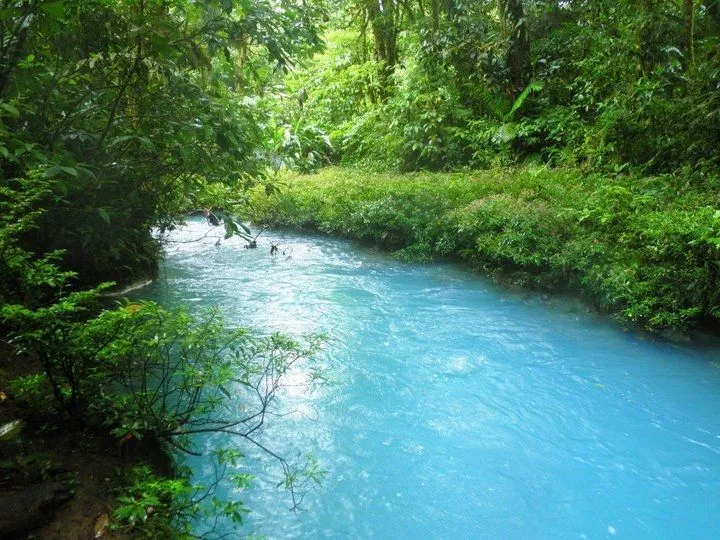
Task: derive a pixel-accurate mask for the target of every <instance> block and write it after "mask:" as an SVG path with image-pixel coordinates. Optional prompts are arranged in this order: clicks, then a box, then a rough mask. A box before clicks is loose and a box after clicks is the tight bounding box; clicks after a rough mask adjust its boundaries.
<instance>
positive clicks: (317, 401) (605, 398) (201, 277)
mask: <svg viewBox="0 0 720 540" xmlns="http://www.w3.org/2000/svg"><path fill="white" fill-rule="evenodd" d="M207 229H208V227H207V225H205V224H204V223H202V222H199V221H195V222H190V223H189V225H188V227H187V228H184V229H182V230H181V231H178V232H177V233H176V234H175V236H174V237H173V238H174V240H189V239H192V238H196V237H199V236H202V235H203V234H205V233H206V232H207ZM268 239H273V240H274V241H277V240H281V245H280V249H281V250H283V249H285V250H287V251H286V253H287V252H290V251H291V255H290V257H287V256H282V255H281V256H278V257H274V258H273V257H270V254H269V249H270V245H269V243H268ZM242 244H243V243H242V241H240V240H239V239H231V240H230V241H226V242H223V244H222V245H221V246H220V247H219V248H218V247H215V246H214V239H206V240H204V241H201V242H195V243H187V244H181V243H171V244H169V245H168V250H167V259H166V262H165V268H164V270H163V273H162V275H161V279H159V280H158V282H157V283H156V284H155V285H153V287H152V288H151V289H150V290H149V291H148V292H146V293H145V294H146V295H148V296H150V297H151V298H153V299H155V300H158V301H159V302H161V303H162V304H164V305H166V306H175V305H181V304H187V305H190V306H192V308H193V309H196V308H197V309H200V308H202V307H210V306H217V307H218V308H219V309H220V310H221V312H222V314H223V315H224V317H225V319H226V321H227V322H228V323H230V324H233V325H252V326H254V327H257V328H259V329H262V330H263V331H275V330H278V331H282V332H285V333H288V334H291V335H300V334H303V333H308V332H325V333H327V334H328V335H329V337H330V341H329V342H328V343H327V345H326V347H325V350H324V352H323V353H322V359H323V361H324V362H325V364H326V366H325V369H326V374H327V376H328V377H329V378H330V379H331V381H332V382H331V384H329V385H327V386H324V387H321V388H319V389H317V390H315V391H313V392H309V393H304V392H289V393H287V394H285V395H283V396H282V397H281V405H282V406H283V408H285V409H286V410H288V411H291V413H290V414H288V415H287V416H284V417H281V418H274V419H272V420H271V421H270V422H269V423H268V425H267V427H266V429H265V431H264V434H263V439H262V440H263V441H264V442H265V443H266V444H267V445H268V446H270V447H271V448H273V450H275V451H277V452H279V453H281V454H283V455H285V456H288V457H293V456H297V455H298V453H299V452H311V453H313V454H314V455H316V456H317V458H318V459H319V461H320V464H321V465H322V467H323V468H325V469H326V470H327V471H328V475H327V477H326V478H325V480H324V482H323V484H322V486H320V487H319V488H316V489H314V490H313V491H312V492H310V493H309V494H308V495H307V496H306V498H305V500H304V502H303V505H302V509H301V510H300V511H298V512H290V511H288V507H289V506H290V500H289V496H288V495H287V493H285V492H284V491H282V490H278V489H276V484H277V483H278V482H279V481H280V480H281V471H280V469H279V467H278V466H277V464H276V463H275V462H274V461H273V460H271V459H269V458H268V457H267V456H263V455H262V454H260V453H256V452H253V451H251V450H250V449H248V454H249V457H248V459H247V460H246V461H245V466H246V467H247V468H249V469H250V470H251V472H252V473H254V475H255V476H256V477H257V479H256V481H255V482H254V485H253V488H251V489H249V490H247V491H245V492H243V493H241V494H238V495H237V496H239V497H241V498H242V499H243V500H244V501H245V502H246V504H247V505H248V506H249V507H250V508H251V509H252V513H251V514H250V516H249V517H248V519H247V522H246V524H245V526H244V528H243V529H242V531H243V532H244V533H252V534H260V535H264V536H266V537H268V538H317V537H326V538H368V537H376V538H585V537H587V538H605V537H624V538H654V537H662V538H718V537H720V349H718V348H717V347H710V346H707V347H703V346H697V345H695V346H685V345H677V344H671V343H667V342H663V341H659V340H655V339H653V338H650V337H648V336H643V335H639V334H636V333H630V332H626V331H623V330H621V329H619V328H618V327H617V326H615V325H614V324H612V323H611V322H610V321H608V320H607V319H606V318H602V317H598V316H595V315H592V314H589V313H587V312H586V311H585V310H584V309H583V308H582V307H580V306H577V305H573V304H572V303H571V302H567V303H566V302H564V301H562V300H552V301H548V300H547V299H546V298H545V299H543V297H542V296H540V295H531V294H517V293H510V292H508V291H504V290H501V289H499V288H497V287H495V286H493V285H491V284H488V283H487V282H485V281H483V280H482V279H480V278H478V277H477V276H475V275H473V274H472V273H470V272H469V271H467V270H465V269H463V268H459V267H457V266H453V265H445V264H442V265H428V266H420V265H409V264H401V263H398V262H396V261H394V260H392V259H391V258H390V257H388V256H387V255H385V254H382V253H379V252H375V251H372V250H368V249H365V248H358V247H357V246H354V245H352V244H350V243H348V242H345V241H341V240H334V239H328V238H323V237H314V236H302V235H297V234H294V233H280V232H277V231H275V232H268V233H265V235H263V237H261V239H260V242H259V244H260V247H259V249H257V250H245V249H242ZM216 443H217V444H219V442H218V441H215V440H214V439H213V438H209V439H205V440H203V441H201V444H202V445H204V446H205V448H206V449H207V448H211V447H212V446H213V444H216ZM201 463H203V462H201V461H191V462H190V464H191V465H193V464H194V466H195V467H196V469H195V474H196V480H201V479H202V478H203V476H206V477H208V478H206V479H209V474H210V471H209V470H208V469H207V467H206V466H203V465H201Z"/></svg>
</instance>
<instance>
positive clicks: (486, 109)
mask: <svg viewBox="0 0 720 540" xmlns="http://www.w3.org/2000/svg"><path fill="white" fill-rule="evenodd" d="M719 142H720V0H622V1H617V0H612V1H611V0H563V1H561V0H473V1H468V0H414V1H410V0H204V1H202V2H199V1H194V0H173V1H167V0H0V252H1V253H2V257H1V258H0V334H1V335H0V338H1V339H2V340H3V345H2V348H1V349H0V353H1V354H2V359H0V360H1V361H2V366H0V368H2V369H3V370H5V369H6V367H7V366H8V365H9V364H11V363H13V364H14V365H17V364H18V363H20V364H22V365H23V366H26V367H27V369H26V372H24V373H22V374H20V375H19V376H17V377H14V378H12V380H9V379H10V378H9V377H4V378H3V382H2V384H3V392H7V393H8V395H10V396H11V398H12V399H13V400H17V401H18V402H21V403H23V404H24V406H26V407H27V408H28V410H29V411H32V413H31V414H32V415H35V416H38V417H41V418H53V419H55V420H54V421H56V422H57V423H58V425H63V426H75V427H76V428H78V426H81V427H86V426H95V427H97V428H98V429H102V430H104V431H106V432H107V433H108V434H110V436H111V437H114V440H116V441H117V443H118V444H119V445H122V444H128V443H129V442H130V441H138V440H145V441H153V444H156V445H157V446H159V447H162V448H164V449H165V450H166V451H168V452H172V453H176V454H182V453H183V452H193V451H194V450H193V449H192V447H191V442H190V441H191V439H190V438H189V436H190V435H191V434H193V433H196V432H198V430H217V431H224V432H227V433H228V434H234V435H236V436H239V437H241V438H244V439H246V440H247V441H248V442H249V443H252V442H253V434H254V433H255V432H256V431H257V429H258V427H257V422H258V421H260V420H259V419H262V418H264V416H263V414H262V413H263V411H264V410H266V407H268V406H270V404H271V403H272V398H273V397H274V395H275V394H276V393H277V391H278V389H279V388H280V387H281V385H282V374H283V373H284V372H285V371H286V370H287V369H289V368H290V366H291V365H292V364H293V363H295V362H299V361H305V359H306V358H307V357H310V356H312V353H313V352H314V351H315V350H316V344H315V343H314V342H311V343H297V342H295V341H293V340H289V339H287V338H284V337H281V336H268V337H259V336H255V335H253V334H252V332H249V331H247V330H243V329H240V330H232V329H227V328H225V327H224V325H223V324H222V322H221V321H220V320H219V319H218V317H217V314H213V313H208V314H207V315H206V316H205V317H204V318H202V319H199V320H196V319H194V318H192V317H190V316H189V315H188V314H187V313H183V312H177V313H171V312H168V311H165V310H163V309H162V308H161V307H160V306H157V305H154V304H151V303H129V304H128V303H125V304H121V305H119V306H117V307H116V308H113V309H109V308H108V307H107V303H103V301H102V299H101V294H102V293H103V291H105V290H106V289H107V288H108V287H109V286H110V285H109V283H110V282H118V283H128V282H132V281H134V280H136V279H140V278H147V277H152V276H153V275H154V274H155V272H156V270H157V267H158V261H159V258H160V256H161V245H160V243H159V241H158V239H157V238H156V237H154V236H153V234H152V231H153V230H155V231H161V232H162V231H166V230H169V229H172V228H173V227H175V226H177V225H178V224H179V223H181V222H182V219H183V216H185V215H187V213H188V212H192V211H195V210H198V209H204V208H209V207H212V206H215V207H222V208H223V209H224V210H225V213H224V216H225V227H226V232H227V235H229V236H230V235H233V234H241V235H242V234H243V231H244V229H243V226H242V225H241V224H240V222H239V220H238V219H237V216H250V217H252V218H254V219H255V220H257V221H265V222H272V223H276V224H282V225H296V226H304V227H313V228H317V229H320V230H323V231H326V232H330V233H333V234H342V235H346V236H351V237H356V238H360V239H365V240H370V241H374V242H376V243H378V244H380V245H382V246H384V247H386V248H389V249H393V250H401V255H402V256H403V257H405V258H413V259H418V258H419V259H430V258H433V257H450V258H457V259H462V260H466V261H469V262H470V263H472V264H473V265H474V266H476V267H477V268H479V269H481V270H483V271H489V272H500V271H503V272H509V273H510V274H511V275H512V276H513V279H514V280H516V281H518V282H521V283H524V284H534V285H539V286H543V287H549V288H562V287H570V288H571V289H574V290H577V291H579V292H580V293H582V294H583V295H585V296H586V297H587V298H588V299H590V300H591V301H593V302H594V303H595V304H596V305H598V306H600V307H601V308H603V309H605V310H607V311H609V312H612V313H617V314H619V315H620V317H622V318H623V319H624V320H628V321H632V322H635V323H638V324H641V325H643V326H644V327H646V328H654V329H659V328H683V329H687V328H692V327H695V326H697V325H701V324H707V323H717V320H718V318H720V281H719V276H720V175H719V174H718V159H720V152H719V150H720V147H719ZM328 165H340V167H339V168H338V167H334V168H329V169H326V170H324V171H322V172H321V173H320V174H319V175H317V176H314V177H312V176H297V175H295V174H294V173H287V172H286V171H285V170H286V169H292V170H295V171H298V172H300V173H312V172H316V171H318V170H319V169H321V168H323V167H326V166H328ZM283 190H284V191H283ZM248 205H249V206H248ZM251 322H252V321H249V323H251ZM169 381H173V383H172V384H170V382H169ZM230 384H234V385H240V386H242V387H244V388H248V389H250V390H252V389H255V394H257V390H258V388H263V389H264V390H263V391H262V392H260V396H261V399H260V400H259V402H258V403H257V406H258V407H259V408H255V409H253V411H254V412H253V413H252V414H250V415H248V416H243V417H240V418H238V417H234V416H227V415H225V414H224V413H223V412H222V411H224V409H223V404H224V403H225V401H224V400H225V399H226V398H227V393H228V392H227V385H230ZM138 389H140V390H138ZM3 395H5V394H4V393H3ZM170 396H172V397H170ZM168 398H169V399H168ZM218 411H220V412H218ZM225 412H227V411H225ZM67 429H70V428H67ZM78 429H79V428H78ZM238 459H239V456H238V455H236V454H234V453H232V452H230V453H228V452H226V451H219V453H218V455H217V456H216V460H217V463H218V464H219V465H218V467H219V469H218V470H220V471H222V470H224V467H225V466H227V465H228V464H232V463H234V462H236V461H237V460H238ZM281 464H282V466H283V467H284V468H286V472H288V477H289V478H299V477H298V476H297V475H296V474H295V471H293V470H292V468H291V465H290V464H288V463H286V462H284V461H282V459H281ZM306 472H307V474H306V475H305V476H303V478H305V479H309V480H317V479H318V478H319V476H320V471H319V470H318V469H316V468H315V467H314V465H311V466H310V467H309V469H308V470H307V471H306ZM127 478H128V483H127V486H126V488H125V490H124V491H123V492H122V494H121V495H120V499H119V501H120V504H119V505H118V507H117V513H116V516H115V517H116V521H117V523H118V526H119V527H121V528H122V529H123V530H124V531H126V532H129V533H132V532H136V533H145V534H148V535H151V536H152V535H155V536H158V535H162V536H167V535H171V534H185V533H188V531H189V530H190V527H191V523H192V519H193V516H194V515H196V514H197V512H200V511H201V509H200V507H199V506H198V505H197V504H196V503H197V501H198V499H201V500H206V501H210V499H211V497H210V496H209V495H208V494H209V493H211V492H212V487H213V486H205V487H204V489H203V488H202V487H200V486H193V485H192V483H191V481H190V480H189V479H188V478H187V477H186V476H185V475H182V474H179V475H177V476H175V477H163V476H161V475H158V474H156V472H153V471H152V470H150V469H148V468H147V467H141V468H138V469H136V470H134V472H132V473H129V474H128V475H127ZM235 480H236V481H237V482H238V485H239V486H240V487H242V486H245V485H247V482H248V478H247V477H243V476H240V477H237V478H235ZM296 487H297V486H292V485H291V486H290V488H291V492H292V493H293V495H295V494H299V493H300V492H301V489H300V490H296V489H295V488H296ZM149 507H152V508H154V509H155V510H154V512H153V513H152V514H150V513H148V512H147V508H149ZM202 511H204V510H202ZM208 511H211V512H216V513H218V512H219V513H221V514H224V515H225V516H226V517H228V518H229V519H234V520H241V519H242V515H243V512H244V511H245V509H244V508H243V507H242V505H241V503H239V502H237V501H236V502H233V501H230V502H223V501H215V503H214V504H213V505H211V508H210V509H209V510H208ZM196 532H197V531H196ZM200 532H202V531H200Z"/></svg>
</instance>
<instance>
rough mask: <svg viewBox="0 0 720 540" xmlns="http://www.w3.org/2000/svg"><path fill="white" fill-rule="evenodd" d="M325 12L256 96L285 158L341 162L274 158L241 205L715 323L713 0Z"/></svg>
mask: <svg viewBox="0 0 720 540" xmlns="http://www.w3.org/2000/svg"><path fill="white" fill-rule="evenodd" d="M333 13H334V17H333V19H332V20H331V25H330V27H329V30H328V31H327V33H326V36H327V47H326V49H325V50H324V51H323V52H322V53H321V54H316V55H315V56H314V57H313V59H312V61H310V62H307V63H305V64H304V66H303V67H302V68H299V69H295V70H292V71H291V72H290V73H289V74H288V75H286V76H284V77H283V78H282V79H281V81H280V84H279V85H278V87H277V89H276V91H275V94H274V95H273V96H271V97H269V98H268V103H269V105H270V108H271V109H272V110H273V111H274V116H275V118H276V119H277V120H276V123H277V124H278V125H279V126H283V125H284V126H285V129H284V131H283V134H282V137H280V136H278V143H277V146H278V148H279V149H281V150H282V151H283V152H284V153H285V155H286V156H287V157H286V162H287V163H289V164H290V166H291V168H294V169H295V170H297V171H299V172H313V171H316V170H318V169H319V168H321V167H323V166H327V165H329V164H334V165H340V166H341V167H343V168H341V169H326V170H325V171H322V172H321V174H320V175H319V176H318V177H316V178H313V177H297V178H296V177H292V176H288V177H287V178H288V181H289V183H290V186H289V188H288V189H287V190H285V192H283V193H280V194H274V195H272V196H271V197H270V199H268V200H266V199H265V197H263V196H262V195H259V196H258V197H257V200H256V204H255V206H254V208H253V210H252V212H250V213H249V215H250V216H251V217H252V218H253V219H255V220H258V221H264V222H268V223H273V224H288V223H289V224H293V225H296V226H305V227H308V228H316V229H320V230H323V231H327V232H330V233H333V234H342V235H345V236H348V237H353V238H359V239H363V240H368V241H372V242H375V243H379V244H380V245H383V246H385V247H386V248H388V249H393V250H398V249H402V250H403V251H402V252H401V255H402V256H403V257H404V258H407V257H408V256H411V255H413V256H414V257H415V258H416V259H417V258H420V259H431V258H434V257H450V258H453V259H461V260H465V261H469V262H470V263H471V264H473V266H475V267H476V268H478V269H480V270H481V271H483V272H486V273H487V272H491V273H496V274H497V273H505V274H509V277H510V279H511V280H512V281H514V282H516V283H520V284H526V285H533V286H540V287H544V288H552V289H558V288H559V289H565V290H568V289H569V290H573V291H576V292H580V293H581V294H582V295H583V296H584V297H585V298H586V299H587V300H588V301H590V302H591V303H592V304H593V305H595V306H596V307H598V308H600V309H602V310H604V311H606V312H609V313H611V314H614V315H617V316H618V317H619V318H620V319H621V320H622V321H623V322H626V323H632V324H636V325H640V326H642V327H643V328H649V329H663V328H681V329H688V328H693V327H696V326H698V325H708V324H709V325H710V326H716V325H717V322H718V319H719V318H720V280H719V276H720V176H719V175H718V159H720V2H717V1H696V0H688V1H685V0H683V1H680V0H677V1H673V0H667V1H656V0H629V1H622V2H618V1H605V0H597V1H574V0H573V1H559V0H544V1H531V0H492V1H472V2H466V1H463V0H454V1H444V0H432V1H419V2H405V1H398V0H392V1H390V2H377V1H374V0H369V1H368V0H356V1H346V2H339V3H337V4H336V9H335V10H334V11H333ZM278 132H279V130H278ZM369 171H376V172H377V173H379V174H371V173H370V172H369ZM413 171H438V172H441V173H442V172H446V171H447V172H450V171H455V172H454V173H453V174H435V175H432V174H421V175H419V176H418V175H417V174H408V173H413ZM506 277H508V276H506Z"/></svg>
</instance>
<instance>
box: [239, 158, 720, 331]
mask: <svg viewBox="0 0 720 540" xmlns="http://www.w3.org/2000/svg"><path fill="white" fill-rule="evenodd" d="M282 180H283V182H284V183H285V184H286V186H285V188H284V189H282V190H281V191H280V192H279V193H274V194H272V195H270V196H268V195H267V194H265V193H264V192H262V191H259V190H258V191H256V192H255V193H254V195H253V199H252V202H253V204H252V210H251V213H250V215H248V217H249V218H250V219H252V220H253V221H255V222H258V223H263V224H266V225H274V226H290V227H294V228H300V229H306V230H317V231H321V232H324V233H327V234H331V235H338V236H343V237H347V238H353V239H358V240H362V241H366V242H371V243H374V244H376V245H378V246H380V247H382V248H384V249H387V250H390V251H393V252H395V253H396V255H397V256H398V257H400V258H402V259H404V260H416V261H418V260H419V261H428V260H432V259H435V258H444V259H455V260H462V261H466V262H468V263H470V264H471V265H472V266H473V267H474V268H476V269H477V270H480V271H482V272H484V273H490V274H493V273H502V274H504V275H506V276H509V277H510V279H512V280H513V281H514V282H516V283H520V284H523V285H529V286H535V287H541V288H544V289H551V290H552V289H563V290H571V291H575V292H578V293H580V294H581V295H582V296H584V297H585V298H586V299H587V300H588V301H590V302H591V303H592V304H593V305H595V306H596V307H597V308H599V309H601V310H603V311H606V312H609V313H613V314H615V315H617V317H618V318H619V319H620V320H622V321H624V322H631V323H635V324H637V325H640V326H642V327H644V328H646V329H651V330H659V329H668V328H672V329H681V330H687V329H690V328H692V327H696V326H699V325H701V324H707V323H713V324H716V323H717V322H718V320H720V281H719V279H718V276H719V274H720V196H718V193H720V190H719V189H718V188H720V179H717V178H715V179H708V178H705V177H704V178H698V179H695V178H693V177H692V176H691V175H688V176H682V175H672V176H671V175H664V176H660V177H645V178H639V177H628V176H617V177H607V176H600V175H590V176H585V175H583V174H582V173H581V172H579V171H576V170H564V169H549V168H546V167H525V168H518V169H504V170H491V171H476V172H461V173H451V174H441V173H424V172H423V173H411V174H403V175H398V174H394V173H379V172H369V171H367V170H362V169H355V168H327V169H323V170H321V171H320V172H319V173H318V174H316V175H308V176H301V175H296V174H292V173H285V175H284V176H283V178H282ZM700 186H702V187H700Z"/></svg>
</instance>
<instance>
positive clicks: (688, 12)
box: [683, 0, 695, 73]
mask: <svg viewBox="0 0 720 540" xmlns="http://www.w3.org/2000/svg"><path fill="white" fill-rule="evenodd" d="M684 8H685V13H684V16H685V17H684V18H685V44H684V47H683V53H684V54H685V71H687V72H688V73H693V72H694V71H695V0H685V4H684Z"/></svg>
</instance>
